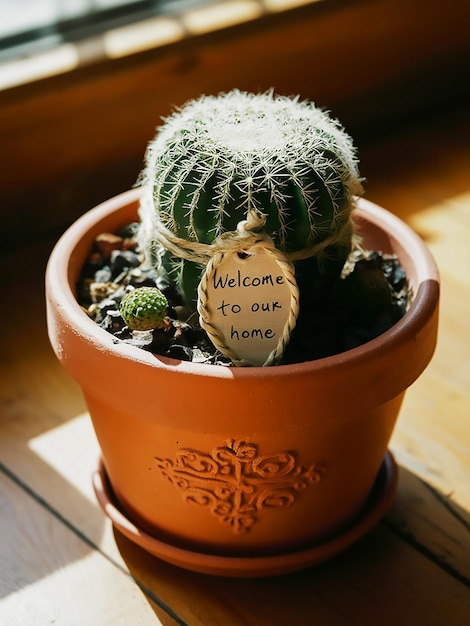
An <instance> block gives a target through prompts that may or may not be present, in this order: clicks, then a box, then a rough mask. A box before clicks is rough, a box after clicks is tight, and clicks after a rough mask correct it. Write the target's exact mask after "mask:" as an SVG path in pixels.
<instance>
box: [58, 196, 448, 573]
mask: <svg viewBox="0 0 470 626" xmlns="http://www.w3.org/2000/svg"><path fill="white" fill-rule="evenodd" d="M139 193H140V192H139V190H133V191H130V192H127V193H124V194H122V195H120V196H118V197H116V198H113V199H111V200H109V201H108V202H105V203H104V204H102V205H100V206H98V207H97V208H95V209H93V210H92V211H90V212H89V213H87V214H85V215H84V216H82V217H81V218H80V219H79V220H78V221H77V222H76V223H75V224H74V225H73V226H72V227H71V228H70V229H69V230H68V231H67V232H66V233H65V234H64V235H63V236H62V238H61V239H60V241H59V242H58V244H57V246H56V248H55V249H54V251H53V253H52V255H51V258H50V261H49V265H48V269H47V278H46V283H47V304H48V326H49V335H50V340H51V343H52V345H53V347H54V350H55V352H56V354H57V356H58V358H59V359H60V360H61V362H62V364H63V365H64V367H65V368H66V369H67V370H68V371H69V372H70V374H71V375H72V376H73V377H74V378H75V379H76V380H77V381H78V383H79V384H80V385H81V387H82V389H83V393H84V395H85V398H86V402H87V405H88V408H89V411H90V415H91V418H92V420H93V424H94V428H95V431H96V434H97V437H98V440H99V443H100V446H101V450H102V460H103V464H102V467H101V469H100V471H99V472H98V474H97V475H96V476H95V488H96V491H97V495H98V497H99V500H100V503H101V504H102V506H103V508H104V509H105V511H106V512H107V513H108V515H110V517H111V518H112V520H113V523H114V524H115V525H116V526H117V527H118V528H120V529H121V530H122V531H123V532H124V533H125V534H127V535H128V536H129V537H130V538H131V539H133V540H134V541H136V542H137V543H140V545H142V546H143V547H145V548H146V549H147V550H149V551H151V552H153V553H154V554H156V555H157V556H159V557H161V558H163V559H166V560H168V561H170V562H173V563H176V564H177V565H182V566H183V567H188V568H190V569H195V570H198V571H204V572H209V573H218V574H220V573H222V574H228V575H235V576H237V575H242V576H243V575H265V574H270V573H281V572H285V571H290V570H294V569H298V568H300V567H304V566H306V565H310V564H312V563H315V562H317V561H320V560H323V559H324V558H328V557H330V556H332V555H333V554H335V553H336V552H338V551H339V550H341V549H343V548H344V547H346V546H347V545H349V544H350V543H351V542H352V541H354V540H355V539H357V537H359V536H360V535H362V534H363V533H364V532H366V531H367V530H369V528H370V527H371V526H373V525H374V524H375V523H376V522H377V521H378V519H379V518H380V517H381V516H382V515H383V513H384V512H385V510H386V508H387V507H388V505H389V504H390V500H391V498H392V497H393V493H394V488H395V484H396V467H395V464H394V463H393V459H392V457H391V455H390V454H389V453H387V447H388V443H389V440H390V437H391V434H392V431H393V428H394V425H395V422H396V419H397V416H398V412H399V409H400V405H401V403H402V400H403V395H404V393H405V390H406V389H407V387H409V385H411V384H412V383H413V381H415V380H416V378H417V377H418V376H419V375H420V374H421V373H422V371H423V370H424V368H425V367H426V365H427V364H428V362H429V360H430V359H431V357H432V354H433V352H434V348H435V344H436V336H437V320H438V300H439V278H438V272H437V269H436V266H435V263H434V261H433V259H432V257H431V255H430V253H429V251H428V250H427V248H426V247H425V245H424V244H423V242H422V241H421V240H420V239H419V237H418V236H417V235H416V234H415V233H414V232H413V231H412V230H410V228H409V227H408V226H406V225H405V224H404V223H403V222H401V221H400V220H399V219H398V218H396V217H394V216H393V215H391V214H390V213H388V212H387V211H385V210H384V209H382V208H379V207H377V206H376V205H373V204H371V203H370V202H367V201H365V200H360V201H359V205H358V208H357V210H356V212H355V220H356V222H357V225H358V227H359V230H360V232H361V233H362V235H363V238H364V241H365V245H366V246H367V247H369V248H371V249H379V250H382V251H384V252H396V253H397V254H398V256H399V258H400V261H401V263H402V264H403V266H404V267H405V270H406V272H407V274H408V278H409V280H410V283H411V287H412V290H413V294H414V300H413V304H412V306H411V308H410V310H409V311H408V312H407V313H406V315H405V316H404V317H403V318H402V319H401V320H400V321H399V322H398V323H397V324H396V325H395V326H394V327H393V328H391V329H390V330H389V331H387V332H385V333H384V334H383V335H381V336H380V337H378V338H376V339H374V340H373V341H370V342H369V343H367V344H365V345H363V346H362V347H359V348H354V349H352V350H349V351H347V352H344V353H342V354H339V355H337V356H333V357H328V358H325V359H320V360H318V361H312V362H307V363H300V364H295V365H283V366H276V367H268V368H226V367H223V366H214V365H203V364H193V363H188V362H180V361H177V360H173V359H167V358H163V357H159V356H156V355H154V354H151V353H149V352H145V351H143V350H140V349H138V348H135V347H133V346H130V345H128V344H125V343H123V342H119V341H117V340H115V339H114V338H113V337H112V336H111V335H110V334H108V333H107V332H106V331H104V330H102V329H101V328H99V327H98V326H97V325H96V324H95V323H94V322H93V321H91V320H90V319H89V318H88V317H87V315H86V314H85V313H84V312H83V311H82V310H81V309H80V307H79V305H78V304H77V302H76V299H75V283H76V281H77V278H78V275H79V273H80V270H81V267H82V265H83V263H84V260H85V258H86V256H87V254H88V253H89V251H90V247H91V245H92V241H93V239H94V237H95V236H96V235H97V234H99V233H100V232H103V231H115V230H116V229H117V228H118V227H120V226H122V225H124V224H126V223H128V222H131V221H133V220H135V219H136V211H137V208H138V202H139ZM108 481H109V482H108ZM374 484H375V488H374Z"/></svg>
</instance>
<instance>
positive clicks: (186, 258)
mask: <svg viewBox="0 0 470 626" xmlns="http://www.w3.org/2000/svg"><path fill="white" fill-rule="evenodd" d="M141 181H142V183H143V184H144V185H145V187H146V188H147V195H146V196H145V197H144V199H143V201H142V206H141V211H140V217H141V229H140V235H139V237H140V245H141V248H142V249H143V250H144V252H145V255H146V262H147V264H150V265H153V266H156V265H157V266H159V268H160V270H161V271H165V272H167V273H168V274H169V276H170V278H172V279H173V280H174V282H175V283H176V285H177V286H178V287H179V288H180V290H181V292H182V294H184V298H185V300H186V304H187V305H188V306H190V307H191V308H193V309H194V308H195V304H196V300H197V285H198V283H199V280H200V276H201V273H202V271H203V268H204V261H205V256H204V255H205V249H206V248H207V246H208V245H210V244H213V242H214V241H216V240H217V238H218V237H220V235H222V234H223V233H226V232H230V231H234V230H236V228H237V225H238V224H239V223H240V222H241V221H243V220H245V219H246V218H247V215H248V214H249V213H252V214H253V213H254V214H256V215H258V216H261V217H263V222H262V224H263V226H262V230H263V232H264V233H267V234H268V235H270V236H271V237H272V239H273V241H274V243H275V245H276V247H277V248H278V249H279V250H281V251H282V252H283V253H285V255H286V258H287V259H289V260H292V261H293V262H294V263H295V265H296V270H297V280H298V282H299V289H300V292H301V299H302V297H303V298H304V300H305V301H307V300H308V297H309V295H308V292H309V291H312V290H314V289H315V285H316V284H317V283H319V282H320V283H321V282H322V280H323V279H324V277H329V276H330V275H331V274H332V273H333V274H338V273H339V272H341V269H342V267H343V265H344V262H345V259H346V257H347V256H348V254H349V252H350V250H351V241H352V234H353V231H352V224H351V213H352V208H353V205H354V196H355V195H356V194H358V193H359V192H360V190H361V184H360V178H359V173H358V169H357V160H356V156H355V150H354V147H353V144H352V141H351V139H350V137H349V136H348V135H347V134H346V133H345V132H344V130H343V129H342V127H341V126H340V125H339V123H338V122H337V121H335V120H333V119H331V118H330V117H329V115H328V114H327V113H325V112H324V111H322V110H320V109H319V108H317V107H315V106H314V105H313V104H312V103H310V102H303V101H300V100H299V99H298V98H289V97H285V96H278V95H274V94H273V93H272V92H268V93H264V94H256V95H254V94H250V93H245V92H240V91H238V90H234V91H231V92H229V93H226V94H221V95H219V96H202V97H200V98H199V99H197V100H193V101H190V102H189V103H187V104H186V105H185V106H184V107H183V108H181V109H179V110H178V111H177V112H175V113H174V114H173V115H172V116H170V117H169V118H167V119H166V120H165V122H164V124H163V125H162V126H161V127H160V129H159V132H158V134H157V136H156V138H155V139H154V140H153V141H152V142H150V144H149V146H148V149H147V153H146V166H145V169H144V171H143V173H142V177H141Z"/></svg>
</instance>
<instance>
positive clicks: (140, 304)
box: [120, 287, 168, 331]
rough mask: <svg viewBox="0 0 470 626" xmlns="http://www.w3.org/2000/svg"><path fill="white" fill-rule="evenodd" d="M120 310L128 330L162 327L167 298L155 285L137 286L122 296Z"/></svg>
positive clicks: (146, 329) (166, 310)
mask: <svg viewBox="0 0 470 626" xmlns="http://www.w3.org/2000/svg"><path fill="white" fill-rule="evenodd" d="M120 312H121V315H122V319H123V320H124V322H125V323H126V324H127V326H128V327H129V329H130V330H133V331H149V330H154V329H156V328H164V327H165V317H166V315H167V312H168V300H167V299H166V297H165V296H164V295H163V293H162V292H161V291H160V289H157V288H156V287H139V288H138V289H134V290H133V291H131V292H129V293H128V294H127V295H126V296H125V298H123V300H122V302H121V307H120Z"/></svg>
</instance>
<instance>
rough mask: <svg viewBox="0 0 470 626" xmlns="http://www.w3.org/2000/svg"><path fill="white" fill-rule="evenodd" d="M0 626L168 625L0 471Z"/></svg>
mask: <svg viewBox="0 0 470 626" xmlns="http://www.w3.org/2000/svg"><path fill="white" fill-rule="evenodd" d="M0 511H1V516H0V533H1V542H0V564H1V565H0V623H1V624H5V625H6V624H8V626H46V625H47V624H67V626H75V625H77V626H82V625H83V624H100V626H108V625H109V626H111V625H115V624H142V626H145V625H146V624H149V625H150V624H162V625H164V626H174V624H175V623H176V622H175V621H174V620H173V619H172V618H171V617H170V616H168V615H166V614H165V612H164V611H163V610H162V609H161V608H160V607H158V606H157V605H156V604H154V603H152V604H150V603H149V602H148V601H147V598H146V597H145V595H144V594H143V593H142V592H141V591H140V589H139V588H138V587H137V586H136V585H135V584H134V583H133V581H132V579H131V578H130V577H129V575H128V574H127V573H126V572H125V571H123V570H122V569H119V568H118V567H116V566H115V565H114V564H113V563H111V562H110V561H109V560H108V559H106V558H105V557H104V556H103V555H102V554H100V553H99V552H97V551H96V550H94V549H93V548H92V547H91V546H90V545H89V544H88V543H87V542H85V541H83V540H82V539H81V538H80V537H78V536H77V535H76V534H75V533H74V532H72V530H71V529H70V528H68V527H67V526H65V525H64V524H63V523H62V522H61V521H60V520H59V519H57V518H56V517H55V516H54V515H53V514H52V513H51V511H49V510H47V508H46V507H44V506H43V505H41V504H40V503H39V502H38V501H37V500H35V499H34V498H32V497H31V496H30V495H28V494H27V493H26V492H25V491H24V490H23V489H21V488H20V487H19V486H18V485H17V484H16V483H15V482H13V481H12V480H11V479H10V478H9V477H7V476H5V474H4V473H2V472H0Z"/></svg>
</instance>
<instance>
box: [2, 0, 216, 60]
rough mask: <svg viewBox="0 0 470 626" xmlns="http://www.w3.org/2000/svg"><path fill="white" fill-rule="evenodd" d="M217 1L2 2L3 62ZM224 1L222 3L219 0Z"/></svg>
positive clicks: (85, 0)
mask: <svg viewBox="0 0 470 626" xmlns="http://www.w3.org/2000/svg"><path fill="white" fill-rule="evenodd" d="M213 2H214V0H21V1H20V2H18V1H17V0H0V62H1V61H8V60H12V59H18V58H21V57H25V56H30V55H32V54H35V53H38V52H44V51H47V50H50V49H52V48H54V47H56V46H58V45H60V44H64V43H70V42H77V41H80V40H81V39H84V38H89V37H93V36H98V35H101V34H102V33H104V32H106V31H108V30H110V29H113V28H119V27H121V26H124V25H128V24H131V23H134V22H139V21H142V20H146V19H149V18H152V17H155V16H163V15H168V14H170V13H172V14H175V13H178V12H182V11H185V10H187V9H191V8H194V7H196V6H201V5H208V4H211V3H213ZM219 2H220V0H219Z"/></svg>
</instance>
